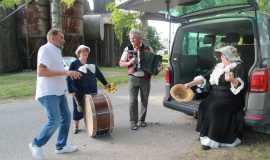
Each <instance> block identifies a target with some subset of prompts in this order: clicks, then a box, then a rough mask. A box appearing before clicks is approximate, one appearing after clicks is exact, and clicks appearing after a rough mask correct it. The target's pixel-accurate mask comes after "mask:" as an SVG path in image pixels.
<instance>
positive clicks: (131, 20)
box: [106, 2, 139, 44]
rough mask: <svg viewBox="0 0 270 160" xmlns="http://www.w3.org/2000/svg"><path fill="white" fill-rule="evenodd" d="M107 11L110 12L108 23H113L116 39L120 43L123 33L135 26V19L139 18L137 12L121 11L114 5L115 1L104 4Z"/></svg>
mask: <svg viewBox="0 0 270 160" xmlns="http://www.w3.org/2000/svg"><path fill="white" fill-rule="evenodd" d="M106 9H107V10H108V11H111V12H112V15H111V18H110V23H112V24H113V28H114V32H115V35H116V39H117V40H118V42H119V43H120V44H122V41H123V33H128V32H129V31H130V30H131V28H137V27H136V26H137V24H136V19H138V18H139V14H138V13H137V12H129V11H127V12H122V11H121V10H120V9H117V8H116V7H115V3H114V2H112V3H109V4H107V6H106Z"/></svg>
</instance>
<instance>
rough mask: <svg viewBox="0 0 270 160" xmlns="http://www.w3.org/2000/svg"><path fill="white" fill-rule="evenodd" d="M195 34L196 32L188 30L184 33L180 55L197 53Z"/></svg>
mask: <svg viewBox="0 0 270 160" xmlns="http://www.w3.org/2000/svg"><path fill="white" fill-rule="evenodd" d="M197 35H198V33H192V32H188V33H186V34H185V37H184V41H183V45H182V55H197V54H198V53H197V43H198V40H197Z"/></svg>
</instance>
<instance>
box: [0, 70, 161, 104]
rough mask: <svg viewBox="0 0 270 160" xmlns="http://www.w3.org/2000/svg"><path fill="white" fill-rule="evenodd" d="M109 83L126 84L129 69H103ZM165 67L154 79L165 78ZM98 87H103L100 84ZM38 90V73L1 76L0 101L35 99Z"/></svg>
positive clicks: (30, 72)
mask: <svg viewBox="0 0 270 160" xmlns="http://www.w3.org/2000/svg"><path fill="white" fill-rule="evenodd" d="M100 70H101V71H102V73H103V74H104V76H105V78H106V79H107V81H108V82H114V83H116V84H117V85H119V84H121V83H126V82H127V80H128V76H127V68H120V67H101V68H100ZM164 73H165V66H164V69H163V71H161V73H159V75H158V76H154V77H153V78H160V77H164ZM98 87H99V88H101V87H102V85H101V83H100V82H98ZM35 89H36V71H29V72H20V73H10V74H2V75H0V90H1V92H0V101H4V100H8V99H22V98H26V97H33V96H34V95H35Z"/></svg>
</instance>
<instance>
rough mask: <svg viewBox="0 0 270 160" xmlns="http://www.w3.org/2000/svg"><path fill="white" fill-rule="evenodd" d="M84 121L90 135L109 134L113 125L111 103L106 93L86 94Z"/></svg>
mask: <svg viewBox="0 0 270 160" xmlns="http://www.w3.org/2000/svg"><path fill="white" fill-rule="evenodd" d="M84 122H85V126H86V129H87V133H88V135H89V136H91V137H95V136H97V135H104V134H109V133H111V132H112V130H113V127H114V115H113V110H112V104H111V101H110V99H109V97H108V96H107V95H106V94H101V93H98V94H86V95H85V107H84Z"/></svg>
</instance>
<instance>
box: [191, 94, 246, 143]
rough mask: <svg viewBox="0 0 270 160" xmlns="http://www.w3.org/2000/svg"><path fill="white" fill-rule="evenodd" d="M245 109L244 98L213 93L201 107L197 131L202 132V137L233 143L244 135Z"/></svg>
mask: <svg viewBox="0 0 270 160" xmlns="http://www.w3.org/2000/svg"><path fill="white" fill-rule="evenodd" d="M227 92H230V91H227ZM243 107H244V99H243V96H241V95H237V96H235V95H232V94H231V93H224V92H223V93H220V92H217V91H212V92H211V94H210V95H209V96H208V97H206V98H205V99H204V100H203V101H202V102H201V104H200V105H199V109H198V122H197V127H196V131H198V132H200V137H204V136H207V137H208V138H210V139H211V140H214V141H216V142H219V143H228V144H231V143H233V142H234V141H235V140H236V138H237V137H238V138H240V136H241V134H242V129H243V116H244V112H243Z"/></svg>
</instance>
